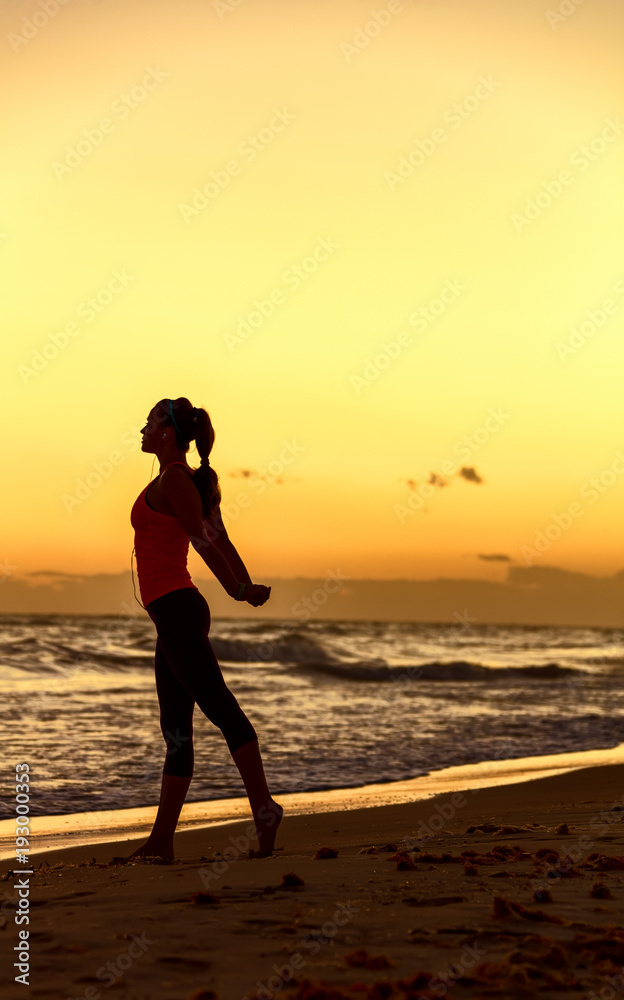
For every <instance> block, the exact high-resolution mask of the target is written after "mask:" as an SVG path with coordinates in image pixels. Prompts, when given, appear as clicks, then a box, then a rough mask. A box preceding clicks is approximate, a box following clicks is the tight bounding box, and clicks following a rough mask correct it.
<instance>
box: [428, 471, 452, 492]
mask: <svg viewBox="0 0 624 1000" xmlns="http://www.w3.org/2000/svg"><path fill="white" fill-rule="evenodd" d="M427 482H428V483H429V485H430V486H439V487H440V489H442V488H443V487H444V486H448V483H447V481H446V479H445V478H444V476H440V475H438V473H437V472H430V473H429V479H428V480H427Z"/></svg>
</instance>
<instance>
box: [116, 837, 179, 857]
mask: <svg viewBox="0 0 624 1000" xmlns="http://www.w3.org/2000/svg"><path fill="white" fill-rule="evenodd" d="M139 858H162V859H163V860H165V861H173V844H156V843H151V842H150V841H149V840H148V841H146V843H145V844H143V846H142V847H139V848H137V850H136V851H135V852H134V853H133V854H131V855H130V856H129V857H128V858H126V861H137V860H138V859H139Z"/></svg>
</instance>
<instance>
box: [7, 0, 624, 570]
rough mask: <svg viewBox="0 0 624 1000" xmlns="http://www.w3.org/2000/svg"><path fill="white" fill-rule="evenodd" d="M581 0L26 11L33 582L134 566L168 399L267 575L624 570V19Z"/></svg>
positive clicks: (13, 76)
mask: <svg viewBox="0 0 624 1000" xmlns="http://www.w3.org/2000/svg"><path fill="white" fill-rule="evenodd" d="M398 8H400V9H398ZM54 9H55V8H54V2H53V0H50V3H49V5H48V10H51V11H54ZM373 9H374V10H377V12H378V16H377V19H375V18H374V17H373V16H372V15H371V10H373ZM557 9H558V5H557V4H553V6H552V8H551V14H550V15H549V16H547V15H546V12H545V11H546V8H545V7H544V4H543V3H542V2H540V3H538V2H533V0H507V2H506V3H505V4H492V3H485V2H480V0H475V2H471V3H470V4H465V3H464V4H463V5H462V4H461V3H459V2H458V0H447V2H445V0H439V2H433V0H429V2H425V0H404V2H403V3H402V4H401V3H396V2H395V3H392V4H390V5H388V4H384V3H381V4H379V5H375V6H374V8H373V7H371V5H370V4H369V3H360V2H359V0H358V2H355V0H332V2H330V0H325V2H319V0H302V2H299V0H298V2H297V3H294V2H292V3H287V2H286V0H282V2H275V0H273V2H269V0H242V2H240V3H239V4H238V5H234V4H233V3H230V6H227V3H226V0H224V3H223V4H219V3H217V4H216V5H215V4H212V3H209V2H205V0H202V2H196V0H180V2H178V3H176V4H172V3H166V2H164V0H149V2H148V0H124V2H121V0H117V2H113V0H97V2H96V0H94V2H91V0H69V2H68V3H66V4H65V5H61V6H59V8H58V10H57V11H56V13H54V14H52V15H47V14H45V13H44V12H43V9H42V7H41V5H40V3H39V2H31V0H28V2H22V3H18V2H15V3H5V4H4V5H3V6H2V8H1V11H0V17H1V19H2V33H1V37H2V38H3V40H4V41H3V44H4V47H5V51H4V56H3V59H2V62H1V69H0V72H1V74H2V77H3V80H2V83H3V92H4V93H5V94H7V95H9V96H8V99H7V100H5V102H3V107H2V109H0V120H1V125H2V131H3V135H4V136H5V169H4V174H3V187H4V191H3V194H4V198H3V205H4V209H3V213H2V218H1V219H0V234H1V237H2V238H1V239H0V262H1V265H2V278H3V305H4V328H5V331H6V333H5V338H4V344H3V353H4V357H3V361H4V364H3V366H2V373H1V375H0V379H1V382H0V386H1V389H2V398H3V401H4V403H5V411H4V412H5V421H6V426H5V431H4V434H3V435H2V443H1V445H0V448H1V450H2V454H1V456H0V457H1V459H2V462H3V465H4V468H5V470H8V472H6V473H5V484H7V485H6V486H5V504H4V505H3V514H2V517H3V525H2V528H3V538H4V539H5V541H4V551H3V552H1V553H0V555H1V556H3V558H5V560H7V559H8V561H9V563H10V565H11V566H13V567H14V569H13V572H14V573H15V574H17V575H20V574H27V573H29V572H33V571H36V570H39V569H44V568H45V569H55V570H62V571H66V572H85V573H96V572H118V571H122V570H124V569H126V568H127V567H128V565H129V558H130V550H131V548H132V540H133V539H132V531H131V528H130V523H129V513H130V508H131V506H132V503H133V501H134V499H135V497H136V495H137V494H138V493H139V492H140V490H141V489H142V488H143V486H144V485H145V484H146V483H147V481H148V480H149V478H150V469H151V457H149V456H145V455H142V454H141V453H140V452H139V450H138V448H137V431H138V428H139V427H141V426H142V424H143V423H144V420H145V417H146V415H147V413H148V412H149V410H150V408H151V406H153V404H154V403H155V402H156V401H157V400H158V399H160V398H161V397H163V396H171V397H177V396H187V397H189V398H190V399H191V401H192V402H193V403H194V404H195V405H198V406H199V405H203V406H205V407H206V408H207V409H208V410H209V412H210V414H211V417H212V419H213V423H214V425H215V429H216V434H217V438H216V444H215V448H214V451H213V455H212V462H213V465H214V466H215V468H216V469H217V471H218V472H219V473H220V475H221V484H222V490H223V495H224V504H227V505H228V507H227V508H226V513H227V512H228V511H229V517H230V534H231V536H232V538H233V540H234V541H235V543H236V544H237V545H238V546H239V548H240V550H241V554H242V556H243V558H244V559H245V561H246V563H247V564H248V566H249V568H250V572H251V573H252V575H253V576H254V577H255V578H257V579H259V580H260V579H261V578H262V575H266V576H291V575H293V576H294V575H300V576H306V575H310V576H312V575H317V576H318V575H323V574H324V573H325V571H326V569H327V568H329V567H338V566H340V567H342V569H343V571H344V572H345V573H348V574H349V575H350V576H351V577H375V578H392V577H411V578H427V577H434V576H438V575H447V576H473V577H475V576H481V577H484V578H490V579H502V578H503V576H504V574H505V573H506V564H505V563H503V562H497V561H492V560H484V559H480V558H479V555H487V554H506V555H507V556H508V557H509V558H510V559H511V560H513V561H514V562H516V563H518V564H520V565H525V564H527V561H528V560H530V559H531V558H534V562H535V564H536V565H540V564H551V565H552V564H554V565H558V566H562V567H566V568H568V569H577V570H582V571H585V572H592V573H594V572H595V573H609V572H613V571H615V570H617V569H620V568H621V567H622V566H623V565H624V551H623V546H622V540H621V539H622V535H621V531H620V530H619V529H620V517H621V515H620V511H621V506H622V498H623V496H624V487H623V484H624V459H620V458H619V457H618V452H620V451H621V452H622V454H624V434H623V433H622V421H621V392H622V391H621V373H622V370H623V366H622V361H623V360H624V357H623V355H624V349H623V346H622V345H623V340H622V316H623V315H624V258H623V256H622V253H621V250H622V237H621V233H622V231H623V225H622V223H623V222H624V219H623V218H622V216H623V215H624V201H623V199H622V197H621V195H622V168H623V166H624V119H622V118H621V117H620V114H624V108H623V107H622V98H621V95H622V93H623V89H622V84H623V76H624V73H623V71H622V61H621V39H622V37H623V34H622V28H623V27H624V9H623V8H622V6H621V4H618V3H616V2H615V0H613V2H607V0H592V2H591V3H587V4H585V5H583V6H581V7H579V8H578V10H576V12H575V13H574V14H572V15H570V16H566V17H563V16H562V15H561V20H558V19H557V17H555V15H554V14H553V13H552V12H553V11H555V12H556V11H557ZM566 9H567V8H566ZM392 10H394V12H391V11H392ZM380 11H381V13H379V12H380ZM384 11H386V13H385V14H384V13H383V12H384ZM46 18H47V22H46ZM380 22H383V23H380ZM37 25H39V26H37ZM27 35H30V36H31V37H26V36H27ZM530 203H532V204H530ZM89 299H94V300H95V301H94V302H92V303H91V304H89ZM246 324H247V325H246ZM573 328H574V330H575V331H576V332H575V333H573ZM497 415H498V416H497ZM466 438H467V439H468V440H466ZM286 446H289V447H290V452H291V454H292V458H291V460H289V461H285V460H284V456H285V455H286V452H285V451H284V449H285V448H286ZM111 453H115V454H116V458H115V460H114V462H111V463H110V464H111V469H110V473H107V469H108V466H107V463H108V462H109V461H110V457H111ZM280 455H282V459H280ZM190 457H191V462H193V459H192V456H190ZM462 468H463V469H465V470H466V469H468V470H474V471H472V472H471V471H468V472H464V473H463V474H462V473H461V469H462ZM98 469H99V473H98V472H97V470H98ZM243 469H248V470H254V472H255V473H257V472H258V470H262V469H265V470H267V471H266V472H265V473H264V476H265V477H266V476H269V477H270V476H273V477H274V478H279V479H281V480H282V481H281V482H275V481H274V482H267V480H266V478H264V479H262V478H261V477H260V478H258V476H257V475H256V478H255V479H254V480H253V482H255V483H256V485H255V486H253V485H252V484H251V482H250V480H245V479H243V478H242V477H241V475H240V472H241V470H243ZM444 469H446V470H447V471H446V473H445V472H444ZM618 470H619V471H618ZM432 473H436V474H437V476H442V475H444V476H445V477H446V478H445V482H446V485H442V481H441V480H440V479H438V478H434V480H433V482H434V486H433V487H432V490H433V494H432V496H431V497H430V498H429V499H428V500H427V501H426V502H424V503H421V500H420V498H421V496H422V494H423V493H424V492H427V487H426V485H425V488H424V490H423V484H426V483H427V481H428V480H430V479H431V474H432ZM98 475H99V476H100V482H98ZM89 476H90V477H91V478H90V483H91V484H92V487H93V488H91V487H89V486H87V487H86V488H85V491H84V494H82V499H80V502H75V501H76V500H78V494H77V490H79V488H80V482H81V481H85V480H86V479H87V477H89ZM596 477H597V482H596V481H594V483H593V484H592V480H596ZM479 480H481V481H479ZM262 483H264V486H263V485H261V484H262ZM436 483H437V484H438V485H435V484H436ZM241 490H245V491H247V492H248V493H249V495H250V497H251V502H250V503H249V505H248V506H242V505H241V504H240V503H237V499H236V498H237V494H239V493H240V492H241ZM68 498H69V500H68ZM71 498H74V500H73V501H72V499H71ZM239 499H240V498H239ZM574 504H577V508H578V509H577V508H574V510H575V511H576V513H574V514H572V513H570V505H574ZM555 516H556V517H557V518H558V519H559V523H560V525H567V520H566V518H569V519H570V526H569V527H564V528H562V529H561V530H560V531H559V534H558V530H557V524H556V521H555V520H553V519H554V518H555ZM538 532H543V533H544V535H543V536H542V537H544V538H546V541H547V544H546V546H545V548H544V547H543V551H538V550H537V549H535V542H536V539H538V538H539V537H540V536H539V535H538V534H537V533H538ZM531 549H532V550H533V552H534V553H535V552H537V555H535V557H532V556H531V555H530V552H529V550H531ZM190 566H191V569H192V571H198V570H199V569H201V563H200V560H199V557H198V556H197V555H196V554H195V553H191V556H190Z"/></svg>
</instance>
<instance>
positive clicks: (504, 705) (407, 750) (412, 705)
mask: <svg viewBox="0 0 624 1000" xmlns="http://www.w3.org/2000/svg"><path fill="white" fill-rule="evenodd" d="M210 638H211V641H212V644H213V647H214V649H215V652H216V654H217V657H218V659H219V661H220V663H221V666H222V670H223V674H224V677H225V679H226V681H227V683H228V685H229V686H230V688H231V689H232V691H233V692H234V693H235V695H236V697H237V698H238V700H239V702H240V704H241V706H242V707H243V709H244V711H245V712H246V713H247V715H248V716H249V718H250V719H251V721H252V723H253V725H254V726H255V728H256V730H257V732H258V735H259V739H260V746H261V749H262V752H263V756H264V760H265V769H266V772H267V777H268V780H269V786H270V788H271V791H272V793H273V794H275V795H277V794H279V793H283V792H302V791H311V790H321V789H328V788H349V787H351V788H352V787H357V786H360V785H365V784H371V783H376V782H389V781H397V780H401V779H405V778H411V777H416V776H418V775H422V774H426V773H428V772H431V771H435V770H439V769H442V768H446V767H450V766H454V765H460V764H470V763H477V762H480V761H489V760H503V759H511V758H520V757H526V756H533V755H542V754H556V753H563V752H567V751H573V750H591V749H602V748H610V747H614V746H617V745H618V744H620V743H622V742H624V699H623V697H622V695H623V694H624V649H623V648H622V645H621V640H622V633H621V632H620V631H618V630H616V629H605V628H564V627H544V626H533V627H531V626H519V625H514V626H501V625H484V624H475V623H473V622H470V620H466V621H464V620H462V619H461V618H460V617H459V616H458V618H457V621H456V622H455V624H453V625H443V624H422V623H412V622H398V623H397V622H370V623H364V622H353V621H338V622H336V621H331V622H326V621H308V622H306V623H302V622H300V621H294V622H285V621H275V620H258V619H257V618H254V619H253V620H251V619H249V620H241V619H236V620H234V619H215V620H213V622H212V627H211V632H210ZM154 644H155V630H154V626H153V624H152V622H151V620H150V619H149V618H147V617H146V618H145V619H142V618H141V619H139V618H132V617H126V618H124V617H119V616H117V617H108V616H87V615H14V614H11V615H8V614H5V615H0V683H1V685H2V692H3V697H2V700H1V703H0V721H1V725H2V733H3V736H4V742H5V751H4V755H5V760H6V759H7V758H8V760H9V761H10V763H11V764H18V763H22V762H26V763H28V764H29V766H30V785H31V812H32V814H34V815H39V816H43V815H56V814H66V813H73V812H84V811H88V810H100V809H122V808H128V807H135V806H150V805H153V804H155V803H157V802H158V796H159V790H160V776H161V771H162V765H163V761H164V754H165V745H164V740H163V738H162V736H161V733H160V729H159V717H158V701H157V697H156V690H155V684H154V670H153V654H154ZM194 726H195V740H194V742H195V775H194V778H193V783H192V784H191V787H190V791H189V794H188V797H187V801H189V802H194V801H201V800H205V799H221V798H229V797H235V796H242V795H244V788H243V785H242V782H241V779H240V776H239V774H238V771H237V769H236V766H235V764H234V762H233V761H232V759H231V757H230V755H229V752H228V749H227V746H226V744H225V741H224V739H223V736H222V735H221V732H220V731H219V730H218V729H216V728H215V727H214V726H213V725H212V724H211V723H210V722H208V720H207V719H206V718H205V717H204V716H203V714H202V713H201V712H200V710H199V709H197V708H196V709H195V717H194ZM12 809H13V804H12V802H11V801H10V800H9V799H4V800H2V801H1V803H0V818H3V819H5V818H9V817H11V816H12V815H14V813H13V811H12Z"/></svg>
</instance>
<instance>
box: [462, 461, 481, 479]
mask: <svg viewBox="0 0 624 1000" xmlns="http://www.w3.org/2000/svg"><path fill="white" fill-rule="evenodd" d="M458 475H460V476H461V477H462V479H466V480H467V481H468V482H469V483H482V482H483V480H482V479H481V476H480V475H479V473H478V472H477V470H476V469H475V467H474V465H464V466H462V468H461V469H460V470H459V473H458Z"/></svg>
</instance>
